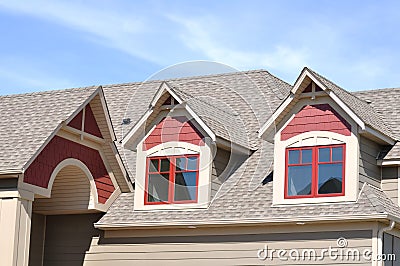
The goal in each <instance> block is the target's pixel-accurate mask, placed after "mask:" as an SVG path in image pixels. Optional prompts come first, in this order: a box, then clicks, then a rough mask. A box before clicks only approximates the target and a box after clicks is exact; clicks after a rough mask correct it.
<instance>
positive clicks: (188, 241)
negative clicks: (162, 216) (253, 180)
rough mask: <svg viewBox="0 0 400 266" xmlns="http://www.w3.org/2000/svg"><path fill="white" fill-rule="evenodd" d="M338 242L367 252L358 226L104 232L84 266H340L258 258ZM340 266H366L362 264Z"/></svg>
mask: <svg viewBox="0 0 400 266" xmlns="http://www.w3.org/2000/svg"><path fill="white" fill-rule="evenodd" d="M339 237H344V238H346V240H347V243H348V246H347V248H349V249H354V248H355V249H358V250H360V252H363V250H364V249H371V250H372V231H371V228H370V227H368V226H366V225H363V224H359V225H357V226H351V225H349V224H342V225H312V226H307V225H306V226H298V225H292V226H259V227H256V226H248V227H224V228H223V229H222V228H204V229H201V228H198V229H183V228H182V229H175V230H173V229H168V230H165V229H164V230H163V229H161V230H130V231H129V230H125V231H124V230H123V231H120V230H116V231H106V232H105V238H104V237H103V238H93V241H92V243H91V247H90V250H89V251H88V252H87V254H86V256H85V262H84V265H85V266H92V265H100V266H101V265H122V266H123V265H160V264H162V265H294V264H302V265H308V264H312V265H342V262H343V261H341V260H340V259H337V260H334V259H330V258H329V257H328V256H326V257H325V258H323V259H322V260H314V258H312V259H311V260H303V261H294V260H291V259H289V258H288V260H287V261H284V260H281V259H279V258H278V257H277V254H276V253H274V256H273V258H272V259H271V258H270V257H268V258H267V259H266V260H261V259H259V258H258V254H260V255H261V256H263V253H262V252H261V253H259V250H260V249H261V250H262V249H265V248H266V247H268V250H269V252H271V249H275V250H279V249H284V250H287V252H289V251H290V249H298V250H300V254H302V252H303V250H304V249H314V250H315V251H316V252H317V253H316V254H319V255H320V254H321V252H322V249H324V248H326V249H328V248H329V247H330V246H331V247H333V248H336V247H337V239H338V238H339ZM269 254H271V253H269ZM286 257H287V256H286ZM316 259H317V258H316ZM344 262H345V263H346V264H348V263H349V264H350V265H371V262H369V261H366V260H364V259H362V258H361V259H360V261H357V260H355V261H351V263H350V262H349V261H346V260H344Z"/></svg>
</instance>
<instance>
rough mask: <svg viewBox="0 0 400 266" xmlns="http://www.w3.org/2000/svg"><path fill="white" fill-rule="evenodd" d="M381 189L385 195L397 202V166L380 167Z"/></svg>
mask: <svg viewBox="0 0 400 266" xmlns="http://www.w3.org/2000/svg"><path fill="white" fill-rule="evenodd" d="M381 187H382V190H383V191H385V193H386V195H388V197H389V198H391V199H392V200H393V202H394V203H396V204H398V199H399V181H398V167H397V166H396V167H382V185H381Z"/></svg>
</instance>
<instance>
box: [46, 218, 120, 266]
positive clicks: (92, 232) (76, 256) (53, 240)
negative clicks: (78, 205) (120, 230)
mask: <svg viewBox="0 0 400 266" xmlns="http://www.w3.org/2000/svg"><path fill="white" fill-rule="evenodd" d="M101 216H102V214H75V215H49V216H47V217H46V240H45V246H44V263H43V265H44V266H53V265H57V266H63V265H65V266H75V265H76V266H78V265H82V263H83V260H84V257H85V252H86V251H87V250H89V247H90V243H91V241H92V237H94V236H99V234H100V233H99V231H98V230H96V229H95V228H94V227H93V223H95V222H97V221H98V220H99V219H100V217H101ZM115 265H118V264H115Z"/></svg>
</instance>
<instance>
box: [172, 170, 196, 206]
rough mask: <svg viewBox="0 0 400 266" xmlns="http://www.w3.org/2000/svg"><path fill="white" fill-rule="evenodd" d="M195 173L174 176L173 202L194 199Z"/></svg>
mask: <svg viewBox="0 0 400 266" xmlns="http://www.w3.org/2000/svg"><path fill="white" fill-rule="evenodd" d="M196 176H197V173H196V172H186V173H177V174H176V175H175V195H174V200H175V201H182V200H195V199H196V191H197V187H196Z"/></svg>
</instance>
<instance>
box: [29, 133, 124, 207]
mask: <svg viewBox="0 0 400 266" xmlns="http://www.w3.org/2000/svg"><path fill="white" fill-rule="evenodd" d="M68 158H75V159H77V160H80V161H81V162H82V163H84V164H85V165H86V166H87V167H88V168H89V170H90V172H91V174H92V176H93V178H94V181H95V185H96V188H97V194H98V201H99V203H105V202H106V201H107V200H108V199H109V198H110V197H111V195H112V194H113V192H114V191H115V189H116V188H115V187H114V184H113V181H112V179H111V177H110V173H109V172H108V171H107V167H106V166H105V164H104V161H103V159H102V157H101V154H100V152H99V151H98V150H96V149H93V148H90V147H87V146H85V145H81V144H79V143H77V142H74V141H71V140H68V139H66V138H63V137H60V136H54V137H53V139H52V140H51V141H50V142H49V143H48V144H47V145H46V147H45V148H44V149H43V150H42V151H41V152H40V154H39V155H38V156H37V157H36V158H35V160H34V161H33V162H32V164H31V165H30V166H29V167H28V169H27V170H26V172H25V175H24V182H25V183H28V184H31V185H35V186H38V187H41V188H48V185H49V182H50V180H51V175H52V173H53V171H54V169H55V168H56V166H57V165H58V164H60V162H62V161H63V160H65V159H68Z"/></svg>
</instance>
